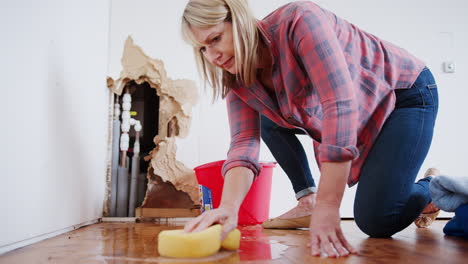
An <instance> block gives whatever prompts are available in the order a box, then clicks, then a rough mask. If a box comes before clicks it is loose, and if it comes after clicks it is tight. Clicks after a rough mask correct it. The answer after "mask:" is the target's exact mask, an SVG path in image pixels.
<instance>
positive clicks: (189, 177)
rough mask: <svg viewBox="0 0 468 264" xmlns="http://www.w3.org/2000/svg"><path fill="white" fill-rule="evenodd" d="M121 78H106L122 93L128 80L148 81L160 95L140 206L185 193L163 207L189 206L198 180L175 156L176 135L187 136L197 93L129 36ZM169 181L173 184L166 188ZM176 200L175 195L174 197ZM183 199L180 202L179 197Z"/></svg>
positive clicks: (195, 198) (194, 198) (195, 201)
mask: <svg viewBox="0 0 468 264" xmlns="http://www.w3.org/2000/svg"><path fill="white" fill-rule="evenodd" d="M121 61H122V71H121V73H120V78H119V79H117V80H116V81H114V80H113V79H111V78H108V81H107V83H108V86H109V88H111V89H112V91H113V92H114V93H115V94H118V95H121V94H122V92H123V90H124V88H125V87H126V85H127V83H129V82H132V81H134V82H135V83H137V84H141V83H144V82H146V83H148V84H149V85H150V87H151V88H153V89H154V90H155V93H157V95H158V96H159V98H160V99H159V125H158V127H159V128H158V132H157V136H156V137H155V138H154V143H155V144H156V147H155V149H153V150H152V151H151V152H150V154H149V156H148V157H146V158H145V160H149V161H150V166H149V169H148V176H147V177H148V181H149V182H148V190H147V193H146V197H145V200H144V201H143V204H142V206H141V207H146V208H155V207H158V206H162V203H161V200H160V199H159V200H158V199H155V197H164V195H163V193H167V195H166V196H167V198H166V199H168V198H169V201H170V198H171V197H172V198H173V199H174V197H175V196H179V197H180V196H184V193H185V194H187V195H188V197H187V198H189V199H186V198H183V197H182V198H180V199H178V201H179V202H178V203H176V202H174V203H173V204H164V205H165V206H166V207H176V208H177V207H180V206H182V207H183V208H191V207H194V206H196V205H197V204H198V200H199V197H198V183H197V181H196V177H195V172H194V171H193V170H192V169H190V168H188V167H187V166H185V165H184V164H183V163H182V162H180V161H178V160H177V157H176V153H177V146H176V138H178V137H181V138H182V137H186V136H187V135H188V133H189V130H190V124H191V111H192V107H193V106H194V105H195V104H196V102H197V98H198V93H197V88H196V86H195V84H194V82H193V81H189V80H172V79H171V78H169V77H168V76H167V73H166V71H165V69H164V64H163V62H162V61H161V60H157V59H152V58H150V57H148V56H147V55H146V54H145V53H144V52H143V50H142V49H141V48H140V47H138V46H137V45H135V44H134V42H133V39H132V38H131V37H128V38H127V40H126V41H125V46H124V52H123V55H122V60H121ZM162 183H170V184H171V185H173V186H174V188H175V190H177V191H181V192H180V193H179V192H175V190H173V189H172V188H170V187H168V188H165V187H164V186H166V185H167V184H166V185H165V184H162ZM174 200H175V199H174ZM182 200H183V201H185V203H180V201H182Z"/></svg>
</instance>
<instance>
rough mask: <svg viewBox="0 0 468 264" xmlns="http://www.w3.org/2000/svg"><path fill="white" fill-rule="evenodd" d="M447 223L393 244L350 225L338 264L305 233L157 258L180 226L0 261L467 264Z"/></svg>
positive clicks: (116, 233)
mask: <svg viewBox="0 0 468 264" xmlns="http://www.w3.org/2000/svg"><path fill="white" fill-rule="evenodd" d="M445 223H446V221H437V222H436V223H434V224H433V225H432V226H431V227H430V228H426V229H417V228H415V227H414V226H411V227H408V228H407V229H405V230H404V231H402V232H400V233H398V234H397V235H395V236H394V237H393V238H392V239H374V238H368V237H367V236H366V235H365V234H363V233H362V232H361V231H359V229H358V228H357V226H356V224H355V223H354V222H353V221H343V224H342V227H343V230H344V232H345V234H346V236H347V238H348V239H349V241H350V243H351V244H353V245H354V246H355V247H356V248H357V249H358V250H359V254H358V255H352V256H349V257H345V258H339V259H326V258H320V257H312V256H310V255H309V254H308V248H307V241H308V231H307V230H263V229H262V228H261V227H260V226H247V227H243V228H241V232H242V240H241V248H240V250H239V251H237V252H229V251H221V252H220V253H218V254H216V255H214V256H212V257H210V258H205V259H199V260H173V259H167V258H162V257H159V256H158V252H157V235H158V233H159V232H160V231H161V230H164V229H175V228H180V226H175V225H174V224H172V225H157V224H154V223H99V224H95V225H91V226H88V227H84V228H81V229H79V230H75V231H72V232H69V233H66V234H64V235H60V236H57V237H54V238H51V239H48V240H45V241H42V242H39V243H36V244H33V245H31V246H27V247H24V248H21V249H17V250H15V251H12V252H9V253H6V254H4V255H1V256H0V263H2V264H3V263H199V264H200V263H301V264H302V263H392V264H393V263H417V264H423V263H424V264H427V263H444V264H449V263H450V264H451V263H464V264H466V263H468V240H462V239H458V238H453V237H447V236H444V234H443V233H442V228H443V227H444V225H445Z"/></svg>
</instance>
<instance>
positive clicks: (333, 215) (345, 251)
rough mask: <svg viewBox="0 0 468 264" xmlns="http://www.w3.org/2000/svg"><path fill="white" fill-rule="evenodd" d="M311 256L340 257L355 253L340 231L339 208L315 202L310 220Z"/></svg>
mask: <svg viewBox="0 0 468 264" xmlns="http://www.w3.org/2000/svg"><path fill="white" fill-rule="evenodd" d="M310 248H311V253H312V255H313V256H327V257H341V256H347V255H349V254H350V253H357V251H356V249H354V248H353V247H352V246H351V245H350V244H349V243H348V241H347V240H346V238H345V237H344V235H343V232H342V231H341V226H340V214H339V208H337V207H335V206H328V205H321V204H316V206H315V208H314V212H313V213H312V215H311V220H310Z"/></svg>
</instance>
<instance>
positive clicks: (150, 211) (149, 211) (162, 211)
mask: <svg viewBox="0 0 468 264" xmlns="http://www.w3.org/2000/svg"><path fill="white" fill-rule="evenodd" d="M135 215H136V217H137V218H151V217H155V218H160V217H165V218H176V217H196V216H199V215H200V209H187V208H141V207H138V208H136V209H135Z"/></svg>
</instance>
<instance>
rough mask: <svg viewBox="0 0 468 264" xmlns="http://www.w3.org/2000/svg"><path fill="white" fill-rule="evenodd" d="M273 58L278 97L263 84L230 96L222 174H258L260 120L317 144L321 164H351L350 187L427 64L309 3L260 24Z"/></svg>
mask: <svg viewBox="0 0 468 264" xmlns="http://www.w3.org/2000/svg"><path fill="white" fill-rule="evenodd" d="M258 27H259V29H260V32H261V36H262V38H263V39H264V40H265V42H266V43H267V45H268V46H269V49H270V51H271V54H272V60H273V62H272V63H273V65H272V77H273V84H274V89H275V90H274V91H270V93H269V91H267V90H266V88H265V87H264V86H263V85H262V84H261V83H259V82H256V83H255V84H253V85H251V86H250V87H245V86H243V85H241V84H239V85H237V86H236V87H233V88H232V89H231V91H230V92H229V94H228V95H227V98H226V101H227V107H228V115H229V124H230V128H231V146H230V149H229V152H228V157H227V161H226V163H225V164H224V167H223V175H224V174H225V173H226V172H227V171H228V170H229V169H231V168H234V167H239V166H242V167H247V168H249V169H251V170H252V171H253V172H254V174H255V175H257V174H258V173H259V171H260V164H259V163H258V156H259V149H260V119H259V113H261V114H263V115H265V116H266V117H268V118H270V119H271V120H273V121H274V122H276V123H277V124H279V125H281V126H283V127H287V128H299V129H302V130H304V131H305V132H306V133H307V134H309V135H310V136H311V137H312V138H313V140H314V150H315V156H316V159H317V162H318V164H319V166H320V163H321V162H341V161H349V160H352V168H351V172H350V176H349V179H348V184H349V185H350V186H351V185H354V184H355V183H356V182H357V181H358V179H359V173H360V170H361V167H362V165H363V163H364V161H365V159H366V157H367V154H368V153H369V150H370V148H371V147H372V145H373V143H374V141H375V139H376V137H377V135H378V134H379V132H380V130H381V129H382V126H383V124H384V122H385V120H386V119H387V117H388V116H389V115H390V113H391V112H392V110H393V109H394V105H395V93H394V91H393V90H394V89H405V88H409V87H411V85H412V84H413V82H414V81H415V80H416V78H417V76H418V75H419V73H420V72H421V71H422V69H423V68H424V63H423V62H421V61H420V60H418V59H417V58H415V57H413V56H412V55H410V54H409V53H408V52H406V51H405V50H403V49H400V48H398V47H396V46H394V45H393V44H391V43H388V42H385V41H383V40H380V39H379V38H377V37H375V36H373V35H371V34H369V33H367V32H364V31H362V30H360V29H358V28H357V27H356V26H354V25H353V24H351V23H349V22H347V21H345V20H343V19H341V18H339V17H337V16H335V15H334V14H333V13H331V12H329V11H327V10H324V9H322V8H320V7H319V6H317V5H316V4H314V3H312V2H308V1H303V2H293V3H290V4H287V5H285V6H283V7H281V8H279V9H277V10H276V11H274V12H273V13H271V14H270V15H268V16H267V17H266V18H265V19H263V20H261V21H259V22H258Z"/></svg>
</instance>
